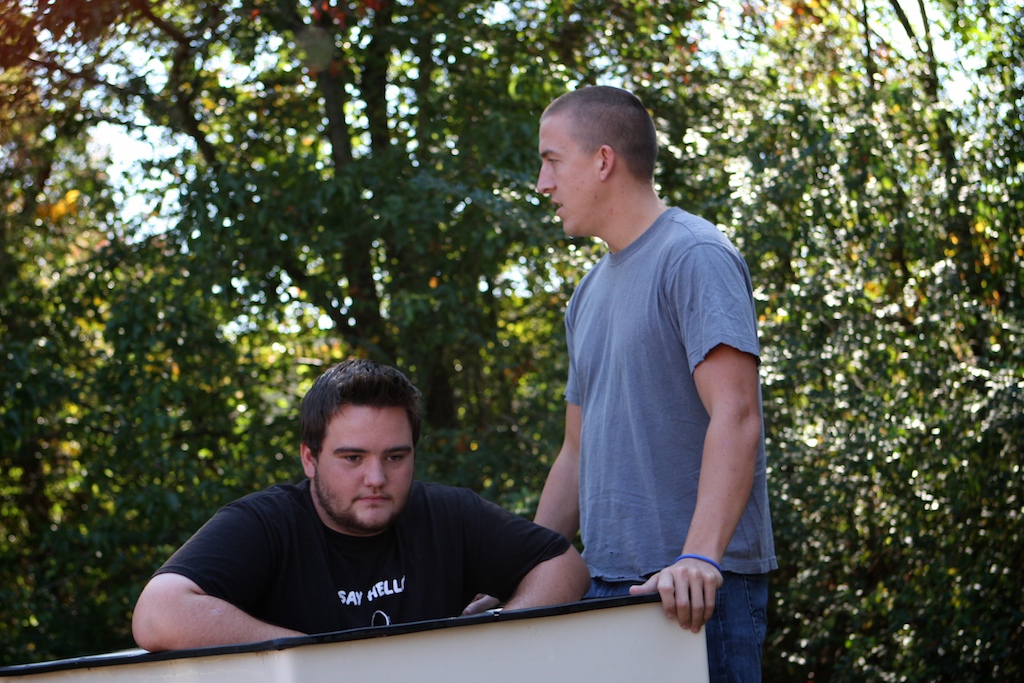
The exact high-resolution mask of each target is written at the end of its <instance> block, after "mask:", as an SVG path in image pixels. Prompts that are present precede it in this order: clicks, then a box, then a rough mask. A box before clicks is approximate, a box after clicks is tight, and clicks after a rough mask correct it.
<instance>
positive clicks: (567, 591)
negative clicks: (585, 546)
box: [505, 546, 590, 609]
mask: <svg viewBox="0 0 1024 683" xmlns="http://www.w3.org/2000/svg"><path fill="white" fill-rule="evenodd" d="M589 586H590V574H589V572H588V571H587V565H586V563H585V562H584V561H583V558H582V557H580V554H579V553H578V552H577V551H576V549H575V548H573V547H571V546H570V547H569V549H568V550H566V551H565V552H564V553H562V554H561V555H559V556H558V557H553V558H551V559H550V560H546V561H544V562H541V563H540V564H538V565H537V566H536V567H534V568H533V569H532V570H530V573H529V574H527V575H526V576H524V577H523V580H522V581H520V582H519V588H517V589H516V592H515V595H513V596H512V599H511V600H509V601H508V603H506V605H505V609H525V608H527V607H540V606H543V605H561V604H564V603H567V602H576V601H577V600H579V599H580V598H582V597H583V594H584V593H586V592H587V588H588V587H589Z"/></svg>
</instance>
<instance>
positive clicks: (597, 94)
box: [541, 85, 658, 180]
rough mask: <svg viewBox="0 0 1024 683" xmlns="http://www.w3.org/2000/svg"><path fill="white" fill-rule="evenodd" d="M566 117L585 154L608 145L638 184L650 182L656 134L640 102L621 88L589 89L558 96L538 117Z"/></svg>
mask: <svg viewBox="0 0 1024 683" xmlns="http://www.w3.org/2000/svg"><path fill="white" fill-rule="evenodd" d="M562 113H564V114H567V115H568V116H570V117H572V119H573V124H574V125H573V127H572V130H571V132H570V135H572V137H573V139H574V140H575V141H576V143H577V144H578V145H580V147H582V148H583V149H584V150H586V151H587V152H595V151H597V149H598V148H599V147H601V145H608V146H609V147H611V148H612V149H614V150H615V153H616V154H618V155H620V156H621V157H622V158H623V160H624V161H625V162H626V168H627V169H628V170H629V172H630V174H631V175H632V176H633V177H635V178H637V179H639V180H651V179H653V178H654V165H655V163H657V161H658V134H657V131H656V130H655V128H654V120H653V119H651V115H650V113H649V112H648V111H647V108H646V107H644V105H643V102H641V101H640V98H639V97H637V96H636V95H634V94H633V93H631V92H629V91H628V90H623V89H622V88H613V87H611V86H607V85H591V86H587V87H584V88H580V89H578V90H572V91H570V92H567V93H565V94H564V95H560V96H559V97H558V98H557V99H555V100H554V101H553V102H552V103H551V104H549V105H548V107H547V109H545V110H544V113H543V114H542V115H541V120H543V119H544V118H545V117H547V116H551V115H553V114H562Z"/></svg>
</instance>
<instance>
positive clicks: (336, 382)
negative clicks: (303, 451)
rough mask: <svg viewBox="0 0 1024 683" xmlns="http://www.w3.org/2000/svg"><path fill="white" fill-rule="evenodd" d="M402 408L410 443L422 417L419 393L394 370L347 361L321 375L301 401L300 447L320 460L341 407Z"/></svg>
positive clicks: (362, 361)
mask: <svg viewBox="0 0 1024 683" xmlns="http://www.w3.org/2000/svg"><path fill="white" fill-rule="evenodd" d="M346 405H352V406H369V407H372V408H405V412H406V415H408V416H409V426H410V427H411V428H412V443H413V445H414V446H415V445H416V442H417V441H419V438H420V429H421V427H422V424H423V416H422V413H421V412H420V391H419V389H417V388H416V387H415V386H413V383H412V382H410V381H409V380H408V378H407V377H406V376H405V375H403V374H402V373H401V372H399V371H398V370H397V369H395V368H393V367H391V366H389V365H382V364H380V363H377V362H376V361H372V360H368V359H365V358H350V359H348V360H346V361H342V362H341V363H338V364H337V365H334V366H332V367H331V368H329V369H328V370H327V371H326V372H325V373H324V374H322V375H320V377H318V378H317V380H316V381H315V382H313V386H312V387H311V388H310V390H309V392H308V393H307V394H306V395H305V396H304V397H303V398H302V408H301V411H300V417H299V421H300V426H301V431H302V443H304V444H306V446H307V447H308V448H309V450H310V451H312V453H313V457H314V458H318V457H320V449H321V448H322V447H323V440H324V435H325V434H326V433H327V425H328V424H329V423H330V421H331V419H333V418H334V416H335V415H336V414H337V413H338V411H340V410H341V409H342V408H343V407H344V406H346Z"/></svg>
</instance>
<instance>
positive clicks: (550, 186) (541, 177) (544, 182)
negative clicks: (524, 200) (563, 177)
mask: <svg viewBox="0 0 1024 683" xmlns="http://www.w3.org/2000/svg"><path fill="white" fill-rule="evenodd" d="M550 176H551V174H550V173H548V172H547V170H545V169H544V167H541V169H540V173H538V174H537V192H540V193H541V194H551V191H552V190H554V189H555V184H554V182H552V180H551V177H550Z"/></svg>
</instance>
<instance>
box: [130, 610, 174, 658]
mask: <svg viewBox="0 0 1024 683" xmlns="http://www.w3.org/2000/svg"><path fill="white" fill-rule="evenodd" d="M154 617H155V615H153V614H152V610H151V609H149V608H148V607H147V606H146V603H145V602H144V601H143V600H141V599H140V600H139V602H138V603H137V604H136V605H135V612H134V613H133V614H132V637H133V638H134V639H135V644H136V645H138V646H139V647H141V648H142V649H143V650H147V651H149V652H161V651H163V650H173V649H174V647H173V644H171V643H170V642H168V638H167V637H166V635H165V634H163V633H161V632H160V620H159V619H156V618H154Z"/></svg>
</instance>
